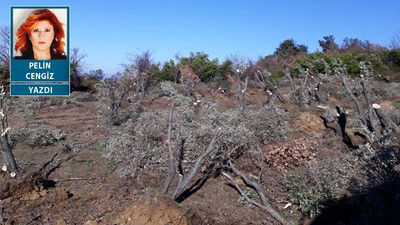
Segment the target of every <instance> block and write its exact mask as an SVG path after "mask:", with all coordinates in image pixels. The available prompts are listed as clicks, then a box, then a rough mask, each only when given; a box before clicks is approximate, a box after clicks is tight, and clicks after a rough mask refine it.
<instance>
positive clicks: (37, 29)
mask: <svg viewBox="0 0 400 225" xmlns="http://www.w3.org/2000/svg"><path fill="white" fill-rule="evenodd" d="M29 39H30V40H31V42H32V47H33V50H34V51H35V50H36V51H45V50H47V49H50V46H51V43H52V42H53V39H54V28H53V26H52V25H51V24H50V23H49V21H47V20H42V21H39V22H37V23H36V25H35V26H34V27H33V29H32V30H31V32H29Z"/></svg>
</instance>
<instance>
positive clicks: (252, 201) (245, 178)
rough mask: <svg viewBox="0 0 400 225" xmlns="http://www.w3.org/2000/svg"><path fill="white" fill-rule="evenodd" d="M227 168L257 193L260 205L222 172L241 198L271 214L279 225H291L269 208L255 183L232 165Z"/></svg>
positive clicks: (291, 224) (261, 191)
mask: <svg viewBox="0 0 400 225" xmlns="http://www.w3.org/2000/svg"><path fill="white" fill-rule="evenodd" d="M228 168H230V169H231V170H232V171H233V173H234V174H236V175H237V176H239V177H241V178H242V179H243V181H244V182H245V183H246V185H248V186H250V187H252V188H253V189H254V190H256V191H257V194H258V196H259V197H260V199H261V202H262V203H259V202H256V201H254V200H253V199H250V198H249V197H248V196H247V195H246V194H245V193H244V191H243V190H242V189H241V188H240V186H239V185H238V184H237V183H236V182H235V181H234V180H233V178H232V177H231V176H229V175H228V174H227V173H224V172H222V175H224V176H225V177H226V178H228V180H229V181H230V183H231V184H232V185H233V186H234V187H235V189H236V190H237V191H238V192H239V193H240V195H241V196H243V197H244V198H245V199H246V201H248V202H249V203H251V204H253V205H255V206H257V207H260V208H261V209H263V210H266V211H267V212H268V213H269V214H271V215H272V216H273V217H274V218H275V219H276V220H278V221H279V222H280V223H281V224H284V225H293V223H292V222H290V221H287V220H286V219H285V218H283V217H282V216H281V215H280V214H279V213H278V212H277V211H276V210H275V209H273V208H272V207H271V205H270V204H269V202H268V200H267V198H266V197H265V195H264V192H263V190H262V189H261V187H260V186H259V185H258V184H257V183H256V182H253V181H251V180H250V179H249V178H247V177H246V176H245V175H244V174H242V173H240V172H239V171H238V170H237V169H236V168H235V167H234V166H233V164H232V163H229V166H228Z"/></svg>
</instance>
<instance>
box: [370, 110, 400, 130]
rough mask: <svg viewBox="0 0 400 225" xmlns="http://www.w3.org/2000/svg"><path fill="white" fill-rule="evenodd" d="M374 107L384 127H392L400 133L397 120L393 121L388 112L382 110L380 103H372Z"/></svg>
mask: <svg viewBox="0 0 400 225" xmlns="http://www.w3.org/2000/svg"><path fill="white" fill-rule="evenodd" d="M372 107H373V109H374V110H375V113H376V115H378V118H379V121H380V122H381V124H382V128H383V129H391V130H394V131H396V132H397V133H400V128H399V126H397V124H396V123H395V122H393V121H392V120H391V119H390V118H389V117H388V116H387V115H386V113H385V112H384V111H383V110H382V108H381V106H380V105H378V104H372Z"/></svg>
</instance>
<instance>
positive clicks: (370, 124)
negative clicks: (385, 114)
mask: <svg viewBox="0 0 400 225" xmlns="http://www.w3.org/2000/svg"><path fill="white" fill-rule="evenodd" d="M361 86H362V88H363V94H364V98H365V101H367V109H368V116H367V118H366V121H367V126H368V129H369V130H370V131H371V132H374V130H375V127H374V121H373V118H372V113H373V109H372V105H371V101H370V100H369V95H368V90H367V88H366V87H365V83H364V81H363V80H361Z"/></svg>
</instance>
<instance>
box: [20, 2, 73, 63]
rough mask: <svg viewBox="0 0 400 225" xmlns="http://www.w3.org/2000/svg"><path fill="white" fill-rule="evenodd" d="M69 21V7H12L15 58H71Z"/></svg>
mask: <svg viewBox="0 0 400 225" xmlns="http://www.w3.org/2000/svg"><path fill="white" fill-rule="evenodd" d="M67 22H68V9H67V8H12V28H13V34H12V35H13V39H12V40H13V43H12V47H13V57H14V59H28V60H62V59H67V52H68V51H67V49H68V46H67V43H68V41H67V38H68V35H67V34H68V31H67V29H68V24H67Z"/></svg>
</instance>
